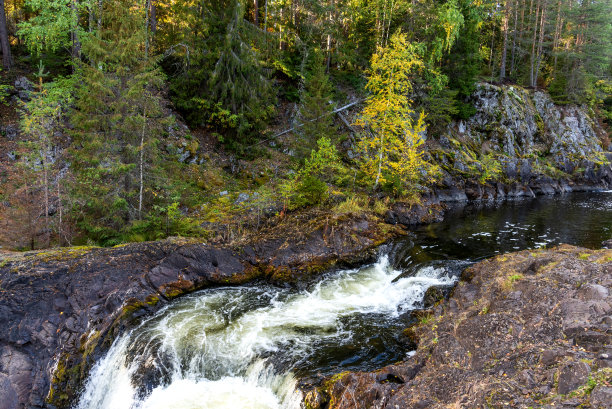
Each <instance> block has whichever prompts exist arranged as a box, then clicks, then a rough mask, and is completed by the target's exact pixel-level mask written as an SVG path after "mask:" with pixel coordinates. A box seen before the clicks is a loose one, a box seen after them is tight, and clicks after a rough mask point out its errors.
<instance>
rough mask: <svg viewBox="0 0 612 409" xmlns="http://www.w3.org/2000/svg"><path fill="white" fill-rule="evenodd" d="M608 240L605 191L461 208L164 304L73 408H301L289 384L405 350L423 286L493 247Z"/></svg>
mask: <svg viewBox="0 0 612 409" xmlns="http://www.w3.org/2000/svg"><path fill="white" fill-rule="evenodd" d="M611 237H612V192H602V193H594V194H593V193H591V194H577V193H576V194H571V195H566V196H554V197H542V198H538V199H534V200H522V201H514V202H505V203H501V204H470V205H467V206H464V207H461V206H458V207H456V208H454V209H453V210H452V211H450V212H449V215H448V217H447V218H446V220H445V221H444V222H441V223H435V224H430V225H426V226H422V227H419V228H416V229H413V234H411V235H409V236H407V237H405V238H401V239H398V240H395V241H393V242H391V243H388V244H386V245H384V246H382V247H381V249H380V252H379V257H378V260H377V261H376V262H375V263H372V264H368V265H364V266H362V267H360V268H356V269H351V270H339V271H331V272H329V273H327V274H325V275H323V276H321V277H319V278H318V279H317V280H316V281H312V282H310V283H306V285H305V286H304V287H305V288H303V289H295V288H281V287H276V286H272V285H270V284H267V283H264V282H256V283H252V284H249V285H245V286H241V287H217V288H210V289H206V290H203V291H199V292H197V293H194V294H191V295H189V296H186V297H183V298H181V299H180V300H177V301H175V302H173V303H172V304H171V305H169V306H167V307H165V308H164V309H162V310H161V311H159V312H158V313H157V314H156V315H154V316H153V317H150V318H148V319H146V320H145V321H144V322H142V323H141V324H140V325H139V326H138V327H136V328H134V329H133V330H132V331H131V332H129V333H127V334H124V335H123V336H121V337H119V338H118V339H117V340H116V341H115V343H114V344H113V346H112V347H111V348H110V350H109V351H108V353H107V355H106V356H105V357H104V358H103V359H102V360H100V362H98V363H97V364H96V365H95V367H94V368H93V370H92V372H91V374H90V377H89V379H88V381H87V383H86V385H85V387H84V390H83V392H82V393H81V396H80V399H79V402H78V403H77V404H76V406H75V408H76V409H158V408H159V409H162V408H164V409H167V408H174V409H205V408H206V409H208V408H210V409H212V408H224V409H230V408H231V409H240V408H250V409H258V408H261V409H280V408H286V409H290V408H300V405H301V401H302V392H301V391H300V388H299V387H298V385H299V384H308V383H313V382H316V381H317V380H320V379H321V378H322V377H324V376H328V375H331V374H334V373H338V372H342V371H345V370H372V369H375V368H379V367H382V366H384V365H386V364H389V363H392V362H396V361H398V360H401V359H405V358H406V357H408V356H410V354H411V351H410V348H409V345H408V344H407V343H406V342H405V341H404V340H403V339H402V336H401V333H402V330H403V329H404V328H406V326H408V325H409V324H410V323H411V322H412V320H413V318H412V315H411V314H410V312H411V311H413V310H415V309H419V308H422V306H423V296H424V294H425V291H426V290H427V288H429V287H430V286H434V285H435V286H442V287H448V288H450V287H451V286H452V285H454V283H455V282H456V281H457V279H458V276H459V275H460V273H461V271H462V270H463V269H464V268H465V267H466V266H468V265H469V264H471V263H474V262H476V261H478V260H481V259H483V258H487V257H490V256H493V255H495V254H498V253H504V252H508V251H516V250H522V249H530V248H538V247H544V246H550V245H554V244H557V243H569V244H575V245H580V246H584V247H590V248H599V247H600V246H601V242H602V241H603V240H606V239H609V238H611Z"/></svg>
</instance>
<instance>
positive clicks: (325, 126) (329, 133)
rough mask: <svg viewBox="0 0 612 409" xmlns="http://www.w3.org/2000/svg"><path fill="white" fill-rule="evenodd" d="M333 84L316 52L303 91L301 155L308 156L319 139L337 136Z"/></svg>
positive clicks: (299, 132)
mask: <svg viewBox="0 0 612 409" xmlns="http://www.w3.org/2000/svg"><path fill="white" fill-rule="evenodd" d="M331 100H332V85H331V83H330V82H329V77H328V76H327V74H326V73H325V61H324V59H323V57H322V55H321V54H320V53H318V52H315V54H314V57H313V61H312V67H311V71H310V72H309V73H308V74H307V75H306V80H305V82H304V87H303V89H302V92H301V104H300V111H299V117H298V121H299V125H301V126H300V127H299V128H298V134H299V135H300V137H301V138H300V139H301V140H300V144H299V150H300V156H305V155H307V154H308V153H309V152H310V151H311V150H312V149H313V148H314V147H315V145H316V143H317V140H318V139H319V138H322V137H324V138H328V139H333V136H334V135H335V133H336V132H335V129H334V118H333V116H332V115H331V113H332V112H333V105H332V104H331Z"/></svg>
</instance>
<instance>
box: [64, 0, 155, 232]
mask: <svg viewBox="0 0 612 409" xmlns="http://www.w3.org/2000/svg"><path fill="white" fill-rule="evenodd" d="M104 6H105V8H104V11H103V17H102V27H101V30H100V31H99V32H98V33H96V34H95V35H91V36H90V37H89V38H88V39H87V41H86V42H84V44H83V52H84V55H85V56H86V58H87V59H88V60H89V61H88V63H84V64H82V65H81V66H80V71H79V75H80V77H81V80H82V81H81V85H80V87H79V88H78V89H77V95H76V104H75V105H76V109H75V111H74V113H73V115H72V121H73V123H74V125H75V132H74V139H75V141H74V142H75V143H74V144H73V149H72V156H73V169H74V172H75V174H76V184H75V186H74V189H73V192H72V193H73V196H74V197H75V198H76V199H77V203H78V205H79V209H78V210H77V211H78V212H79V213H80V215H81V217H80V219H79V221H80V224H81V227H82V228H84V229H85V230H86V231H87V232H88V233H89V235H90V236H91V237H94V238H95V239H96V240H97V241H99V242H102V243H106V244H108V243H112V241H113V240H114V238H115V237H116V236H117V232H118V231H120V230H121V229H122V228H124V227H125V226H126V224H128V223H129V222H131V221H134V220H137V219H140V218H141V217H142V211H143V200H146V197H143V196H148V197H150V198H153V197H155V196H156V192H155V191H154V189H152V188H151V186H149V189H146V186H145V185H146V184H147V183H148V181H149V177H148V176H149V174H150V173H151V172H153V171H154V169H153V167H152V166H151V165H152V164H153V163H154V162H155V161H156V160H157V159H158V158H159V155H160V154H159V152H158V149H157V142H158V139H159V137H160V135H161V133H162V130H163V126H164V123H165V122H166V121H167V118H166V117H165V115H164V112H163V109H162V101H161V96H160V88H161V86H162V83H163V78H162V76H161V74H160V73H159V71H158V70H157V69H156V68H155V64H154V61H153V60H152V59H150V58H147V57H146V55H145V47H144V42H145V30H144V27H143V24H142V16H141V15H140V14H139V13H138V9H135V8H133V7H132V6H133V3H132V2H131V1H130V0H108V1H106V2H105V3H104ZM75 210H76V209H75Z"/></svg>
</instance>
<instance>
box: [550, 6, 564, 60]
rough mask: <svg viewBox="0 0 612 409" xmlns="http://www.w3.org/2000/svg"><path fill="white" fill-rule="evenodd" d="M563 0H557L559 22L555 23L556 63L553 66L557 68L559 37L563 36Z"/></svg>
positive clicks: (554, 50)
mask: <svg viewBox="0 0 612 409" xmlns="http://www.w3.org/2000/svg"><path fill="white" fill-rule="evenodd" d="M561 27H562V22H561V0H558V1H557V22H556V23H555V38H554V40H553V49H552V51H553V54H554V64H553V67H554V68H557V48H558V47H559V37H560V36H561Z"/></svg>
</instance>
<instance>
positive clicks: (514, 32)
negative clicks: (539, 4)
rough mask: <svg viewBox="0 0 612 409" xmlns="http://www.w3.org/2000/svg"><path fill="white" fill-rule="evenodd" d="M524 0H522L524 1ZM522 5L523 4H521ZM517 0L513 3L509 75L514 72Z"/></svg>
mask: <svg viewBox="0 0 612 409" xmlns="http://www.w3.org/2000/svg"><path fill="white" fill-rule="evenodd" d="M524 1H525V0H523V2H524ZM523 7H524V5H523ZM518 9H519V8H518V0H517V2H516V3H515V5H514V29H513V30H512V55H511V57H510V76H511V77H512V74H514V63H515V61H516V36H517V34H518Z"/></svg>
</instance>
